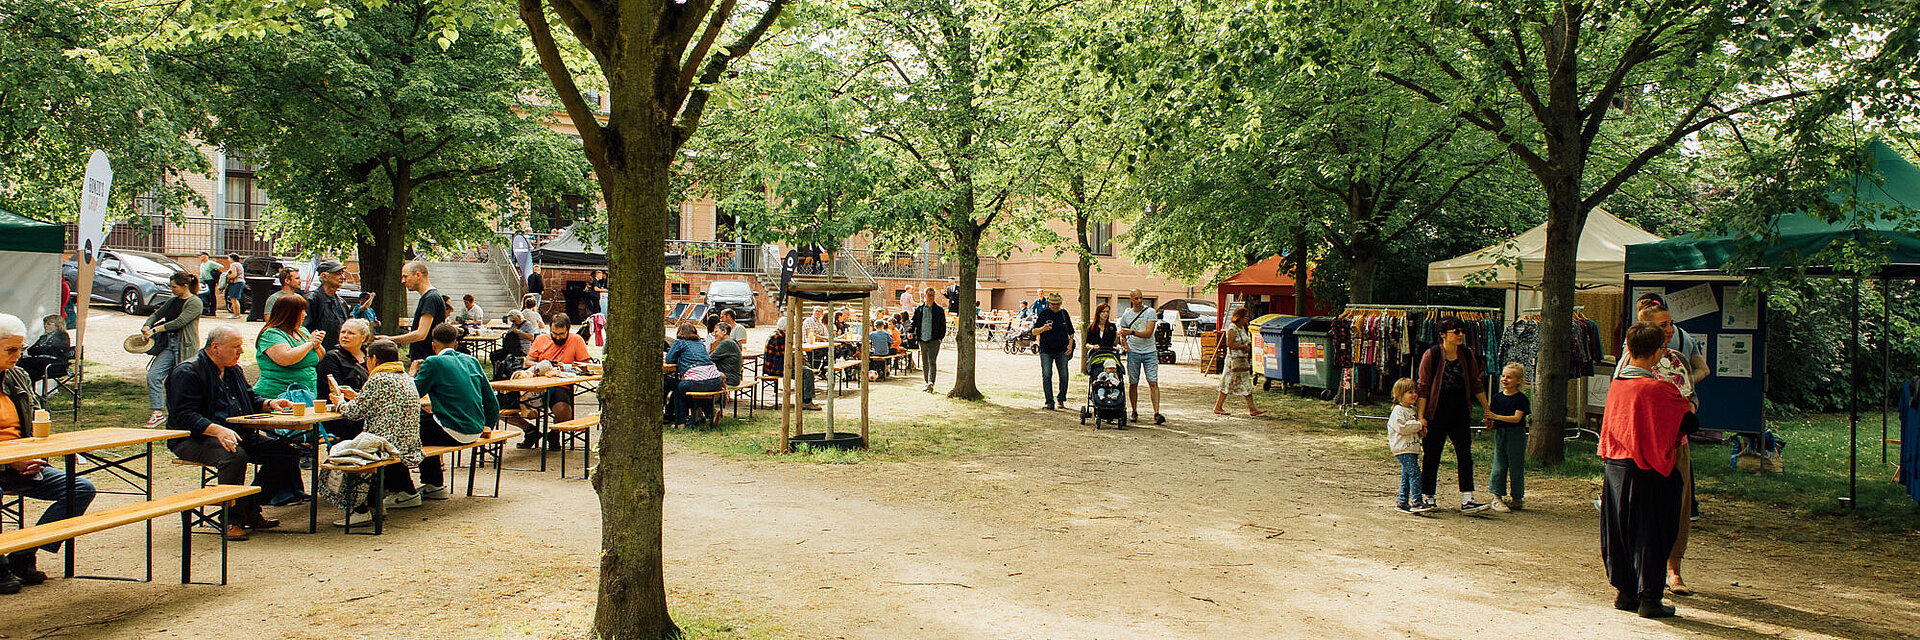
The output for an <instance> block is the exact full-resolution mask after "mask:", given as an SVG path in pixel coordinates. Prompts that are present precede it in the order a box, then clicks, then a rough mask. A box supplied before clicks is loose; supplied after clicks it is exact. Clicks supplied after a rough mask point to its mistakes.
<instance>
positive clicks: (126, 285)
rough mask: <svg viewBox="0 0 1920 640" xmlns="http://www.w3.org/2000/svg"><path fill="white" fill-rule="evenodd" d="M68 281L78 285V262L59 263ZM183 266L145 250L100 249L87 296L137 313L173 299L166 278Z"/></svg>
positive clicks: (92, 299)
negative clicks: (98, 259) (91, 284)
mask: <svg viewBox="0 0 1920 640" xmlns="http://www.w3.org/2000/svg"><path fill="white" fill-rule="evenodd" d="M60 270H61V274H62V276H63V277H65V278H66V279H67V285H68V286H70V287H72V288H73V290H74V291H75V292H79V291H81V290H82V289H81V288H80V266H79V265H78V264H77V263H75V262H74V261H73V260H68V261H67V262H66V263H65V264H62V265H60ZM186 270H187V269H186V267H182V266H180V263H177V262H174V261H173V259H172V258H169V257H166V256H163V255H160V254H157V253H147V252H145V251H130V250H126V249H101V250H100V262H99V264H98V265H97V266H95V267H94V269H93V286H92V287H89V288H88V289H86V290H87V291H89V292H90V295H89V297H88V298H87V299H88V300H89V301H91V302H96V303H101V302H104V303H107V304H116V305H119V307H120V310H121V311H125V312H127V313H130V314H134V315H140V314H143V313H147V312H148V311H149V310H151V309H153V308H154V307H156V306H159V305H161V304H164V303H166V302H167V301H168V300H172V299H173V290H172V289H169V288H168V286H167V279H168V278H171V277H173V274H175V273H181V272H185V271H186Z"/></svg>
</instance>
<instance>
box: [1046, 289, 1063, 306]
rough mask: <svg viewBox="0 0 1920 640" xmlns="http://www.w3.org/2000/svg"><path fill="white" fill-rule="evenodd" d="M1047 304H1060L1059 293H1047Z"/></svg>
mask: <svg viewBox="0 0 1920 640" xmlns="http://www.w3.org/2000/svg"><path fill="white" fill-rule="evenodd" d="M1047 304H1050V305H1058V304H1060V292H1058V291H1049V292H1047Z"/></svg>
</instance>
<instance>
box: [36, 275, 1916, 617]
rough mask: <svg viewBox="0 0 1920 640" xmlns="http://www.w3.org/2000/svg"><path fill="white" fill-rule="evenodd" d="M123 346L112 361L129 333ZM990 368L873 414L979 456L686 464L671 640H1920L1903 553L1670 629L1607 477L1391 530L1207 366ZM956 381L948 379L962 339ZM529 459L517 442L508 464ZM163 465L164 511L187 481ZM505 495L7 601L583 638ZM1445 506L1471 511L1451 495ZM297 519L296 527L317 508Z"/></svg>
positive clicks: (168, 539)
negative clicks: (977, 383) (1159, 391)
mask: <svg viewBox="0 0 1920 640" xmlns="http://www.w3.org/2000/svg"><path fill="white" fill-rule="evenodd" d="M105 313H107V314H108V315H113V312H105ZM96 326H99V325H96ZM107 333H111V332H108V331H100V332H96V334H95V335H94V336H93V339H92V340H90V341H89V342H90V343H92V344H95V345H103V344H112V343H117V338H118V335H121V334H115V335H114V336H112V339H111V340H108V339H107V338H105V337H102V336H104V334H107ZM765 333H766V330H765V329H759V330H755V331H754V332H753V335H754V339H753V340H752V342H751V344H753V345H758V344H759V342H760V341H761V339H762V336H764V335H765ZM103 341H104V342H103ZM983 346H984V345H983ZM103 351H106V349H105V348H100V347H97V348H96V349H95V351H94V352H93V353H94V354H100V353H102V352H103ZM980 354H981V359H982V361H981V366H980V371H982V372H983V375H982V382H983V387H984V389H985V391H986V392H987V394H988V395H989V397H990V399H989V401H988V402H987V403H984V404H973V403H961V402H955V401H951V400H948V399H946V398H944V397H942V396H937V395H932V394H925V393H921V392H920V391H919V385H918V383H916V382H888V383H883V384H879V385H876V387H875V389H876V393H875V395H874V399H873V407H874V411H875V414H876V416H879V417H881V418H883V419H887V420H894V421H898V420H901V419H902V418H903V417H904V416H924V417H926V418H927V419H929V420H934V419H937V420H947V421H962V422H968V421H975V420H977V421H985V422H991V423H994V424H999V425H1001V426H999V427H998V428H997V431H998V432H999V433H1000V434H1001V435H1003V436H1004V440H1003V441H1000V442H997V443H996V444H994V445H993V446H991V447H987V448H986V449H987V450H986V451H985V452H963V453H958V454H953V455H927V456H907V457H902V458H898V459H876V460H866V461H862V462H860V463H858V464H812V463H807V462H793V461H776V460H769V459H758V460H755V459H748V460H738V459H733V458H729V457H722V456H718V455H714V454H711V453H706V452H701V451H694V450H690V449H688V448H686V447H681V446H673V447H670V448H669V453H668V456H667V461H666V464H667V484H668V486H667V490H668V504H667V510H666V528H667V540H666V554H667V559H668V562H667V569H666V571H667V576H666V577H667V583H668V584H669V585H670V588H671V591H672V596H671V597H672V599H673V603H674V606H675V609H676V613H677V615H678V619H680V620H682V621H688V622H698V623H700V625H701V627H702V628H706V629H714V628H719V629H726V628H729V627H731V628H732V631H731V632H724V631H722V632H713V633H710V635H713V636H715V637H734V636H740V637H779V638H1167V637H1191V638H1254V637H1259V638H1294V637H1301V638H1305V637H1341V638H1345V637H1417V638H1459V637H1485V636H1490V635H1493V634H1496V633H1498V634H1503V635H1513V636H1516V637H1536V636H1537V637H1581V638H1585V637H1606V638H1618V637H1634V638H1642V637H1645V638H1664V637H1714V638H1763V637H1764V638H1772V637H1785V638H1868V637H1873V638H1881V637H1884V638H1903V637H1916V636H1917V635H1920V606H1916V604H1920V585H1916V583H1915V581H1914V580H1912V576H1914V575H1916V569H1920V566H1917V565H1916V563H1915V562H1914V560H1913V559H1912V557H1911V554H1906V553H1898V554H1886V553H1880V552H1877V551H1873V550H1867V549H1854V548H1851V547H1850V546H1849V545H1848V544H1847V543H1846V542H1845V541H1842V540H1834V541H1832V542H1833V546H1831V547H1818V548H1815V547H1811V546H1788V545H1785V544H1779V543H1770V542H1769V541H1768V540H1767V536H1766V535H1765V534H1764V533H1756V532H1753V531H1726V530H1723V529H1722V528H1718V527H1716V526H1715V524H1714V523H1713V522H1711V518H1710V519H1709V520H1708V521H1703V523H1702V525H1701V528H1699V529H1696V533H1695V536H1694V542H1693V546H1692V550H1691V552H1690V553H1689V581H1690V582H1691V583H1692V584H1693V586H1694V587H1695V588H1696V589H1698V590H1699V591H1700V595H1696V596H1693V597H1688V598H1678V599H1676V600H1675V602H1674V603H1675V604H1677V605H1678V606H1679V607H1680V610H1681V617H1679V618H1675V619H1671V620H1667V621H1647V620H1641V619H1639V618H1636V617H1633V616H1631V615H1629V614H1625V613H1621V612H1617V611H1614V610H1612V608H1611V606H1610V605H1611V589H1610V588H1609V587H1608V586H1607V584H1606V580H1605V578H1604V575H1603V573H1602V569H1601V567H1600V565H1599V561H1598V557H1597V556H1598V533H1597V531H1598V529H1597V526H1598V525H1597V517H1596V514H1595V512H1594V510H1593V507H1592V506H1591V501H1592V499H1593V497H1594V491H1595V489H1594V488H1593V487H1591V486H1586V485H1583V484H1580V483H1573V482H1531V483H1530V484H1532V485H1533V486H1530V487H1529V494H1530V495H1529V496H1528V507H1529V508H1528V510H1527V511H1525V512H1517V513H1513V514H1507V515H1495V516H1489V517H1467V516H1462V515H1459V514H1458V513H1444V512H1442V513H1439V514H1438V515H1434V516H1430V517H1418V516H1407V515H1403V514H1399V513H1396V512H1393V511H1392V510H1391V509H1390V507H1391V504H1392V500H1393V496H1392V491H1393V487H1394V484H1393V483H1394V475H1393V474H1394V472H1395V470H1396V469H1397V467H1396V466H1394V463H1392V462H1391V461H1390V460H1379V459H1368V458H1366V457H1364V456H1360V455H1356V454H1354V453H1352V450H1353V448H1352V447H1351V446H1342V445H1341V444H1339V443H1337V442H1332V441H1330V440H1331V439H1333V438H1337V437H1338V436H1330V435H1328V434H1327V433H1326V432H1325V431H1324V430H1320V429H1315V428H1313V427H1314V425H1309V424H1303V423H1301V422H1300V421H1298V420H1290V419H1276V418H1259V419H1254V418H1247V417H1245V416H1236V417H1231V418H1220V417H1218V416H1214V415H1212V414H1211V413H1210V412H1209V410H1210V409H1211V405H1212V401H1213V397H1214V391H1213V389H1214V385H1215V384H1216V382H1217V378H1208V377H1202V376H1201V375H1199V373H1198V371H1197V370H1196V369H1195V368H1194V367H1192V366H1190V365H1187V364H1182V365H1179V366H1173V367H1163V368H1162V375H1163V379H1164V381H1165V382H1164V386H1165V387H1166V388H1165V391H1166V393H1167V398H1166V404H1167V408H1166V409H1165V410H1164V412H1165V413H1166V414H1167V416H1168V418H1169V422H1168V424H1166V425H1165V426H1161V427H1152V426H1146V427H1140V428H1133V429H1128V430H1126V431H1112V430H1102V431H1095V430H1094V429H1092V428H1090V427H1082V426H1080V425H1079V424H1077V421H1076V416H1075V415H1074V413H1072V412H1067V411H1063V412H1058V413H1048V412H1045V411H1042V410H1040V409H1039V404H1040V401H1039V392H1038V389H1037V386H1038V372H1037V369H1038V364H1037V360H1035V359H1034V358H1033V357H1032V356H1008V355H1004V354H1001V353H999V352H998V351H997V350H994V351H988V350H987V349H984V348H983V349H981V351H980ZM94 357H95V358H96V359H98V358H99V357H100V356H99V355H95V356H94ZM943 361H944V362H945V363H947V367H948V369H949V371H948V372H945V373H943V379H947V378H950V377H951V374H950V368H951V363H952V361H953V353H952V351H951V345H949V351H948V352H947V353H946V354H945V357H944V358H943ZM109 366H118V367H120V368H123V369H127V370H129V371H134V370H137V369H138V363H137V362H127V363H123V364H121V365H111V364H110V365H109ZM1083 382H1084V380H1083V379H1079V378H1076V379H1075V380H1073V383H1072V390H1071V391H1070V396H1071V397H1075V398H1083V397H1084V392H1085V387H1084V386H1083ZM942 388H944V385H943V386H942ZM1143 391H1144V389H1143ZM1257 397H1258V398H1259V399H1260V402H1261V403H1262V404H1263V405H1265V406H1270V407H1272V406H1282V405H1290V403H1304V402H1305V401H1297V400H1283V399H1281V398H1279V397H1277V396H1270V395H1262V396H1257ZM1142 404H1145V401H1143V402H1142ZM842 408H843V409H844V408H845V407H842ZM1296 415H1297V414H1296ZM816 416H818V414H809V417H810V418H811V417H816ZM875 437H876V438H879V439H885V438H887V437H889V436H888V433H887V430H886V429H884V428H882V429H878V430H876V432H875ZM532 455H533V454H531V453H530V452H525V451H510V452H509V454H508V458H507V464H508V466H524V465H526V464H527V463H529V462H531V459H530V458H531V456H532ZM161 458H162V459H164V458H166V456H165V454H164V453H162V454H161ZM164 471H165V475H163V477H162V478H161V480H160V482H159V484H158V490H159V492H161V493H168V492H172V491H179V490H185V489H186V488H188V487H190V486H191V485H192V484H193V482H194V480H193V478H192V477H191V476H190V475H189V474H187V473H184V472H181V471H179V470H176V469H173V468H171V467H169V468H166V469H164ZM1482 472H1483V473H1484V466H1483V469H1482ZM505 473H506V476H505V480H504V482H503V492H504V494H505V495H504V496H503V497H501V498H497V499H484V498H471V499H469V498H465V497H456V498H455V499H454V500H450V501H447V502H440V503H429V504H428V505H427V506H426V507H424V508H420V509H415V510H408V511H401V512H398V513H397V514H396V517H395V520H394V523H393V525H392V528H391V529H389V530H388V532H387V534H386V535H385V536H382V537H379V538H370V537H359V536H351V537H349V536H343V535H341V533H340V530H339V529H336V528H332V527H328V526H326V525H324V524H323V525H322V530H321V532H320V533H319V534H318V535H316V536H307V535H298V534H291V533H279V532H269V533H263V534H258V535H256V536H254V538H253V539H252V540H248V541H244V542H238V543H235V544H234V545H233V546H232V553H233V556H232V559H233V564H232V567H231V579H232V583H231V584H230V585H228V586H225V587H209V586H180V585H178V584H174V583H177V580H178V573H177V571H178V569H177V567H176V565H177V562H178V557H179V556H178V554H179V532H178V526H177V525H176V524H174V523H175V522H177V521H174V520H161V521H158V524H156V526H155V527H154V529H155V531H154V545H155V546H154V549H155V552H154V558H155V563H156V567H157V568H156V570H155V576H154V577H155V582H154V583H151V584H137V583H122V582H105V581H92V580H58V579H56V580H55V581H53V582H51V583H49V585H47V586H42V587H34V588H30V589H29V590H28V591H27V592H26V594H24V595H21V596H14V597H12V598H0V602H5V603H9V604H11V605H13V606H7V607H4V608H0V634H4V637H8V638H49V637H60V638H175V637H181V638H186V637H195V638H204V637H216V638H226V637H236V638H237V637H285V638H582V637H584V636H585V629H586V628H587V626H588V622H589V620H590V618H591V615H592V605H593V593H594V588H595V583H596V576H595V571H596V569H595V558H596V554H597V547H598V541H599V537H598V534H599V527H598V523H599V516H598V502H597V498H596V496H595V495H594V493H593V491H592V490H591V488H590V487H589V486H588V485H587V483H586V482H584V481H580V480H561V479H559V477H558V474H557V473H554V472H552V471H549V472H547V473H544V474H541V473H533V472H517V471H507V472H505ZM1448 474H1449V473H1448V472H1443V476H1442V478H1443V481H1442V483H1441V484H1442V486H1443V487H1447V486H1449V485H1451V482H1450V480H1448V479H1447V476H1448ZM464 480H465V479H464V477H462V478H461V482H462V484H464ZM118 500H125V498H118V497H112V496H108V497H103V498H102V499H101V501H100V504H120V503H121V502H116V501H118ZM1440 500H1441V502H1442V504H1448V503H1450V502H1452V501H1456V500H1457V497H1456V496H1455V495H1453V493H1452V492H1451V491H1449V490H1446V489H1444V488H1443V495H1442V496H1440ZM275 515H277V516H278V517H280V518H281V519H283V520H284V521H286V525H284V526H286V527H293V526H295V525H296V521H301V522H299V524H304V522H303V521H304V517H305V511H304V509H301V510H299V511H295V510H291V509H289V510H281V511H278V512H276V513H275ZM322 517H323V518H324V519H328V520H331V519H333V518H337V517H339V516H338V512H328V511H326V510H323V511H322ZM1776 524H1777V525H1782V526H1795V523H1792V522H1785V523H1776ZM140 541H141V529H140V528H138V527H126V528H121V529H116V530H112V531H108V532H104V533H100V534H95V535H90V536H87V537H85V538H82V543H83V544H82V545H81V551H82V555H81V570H82V572H93V573H114V574H121V575H124V574H128V573H137V572H138V571H139V567H140V562H141V556H140V551H139V549H140V544H139V543H140ZM208 542H210V540H209V539H201V540H196V541H195V544H196V557H197V559H198V560H199V564H197V565H196V567H197V569H196V571H197V572H201V575H211V574H210V573H206V572H210V571H212V570H214V569H215V568H216V566H215V563H214V560H215V557H214V556H213V555H212V554H211V553H210V552H209V550H210V547H208V546H206V545H207V543H208ZM1906 548H1907V549H1910V548H1911V546H1910V544H1909V545H1907V546H1906ZM44 558H45V559H43V561H42V562H43V564H44V563H50V560H51V556H45V557H44Z"/></svg>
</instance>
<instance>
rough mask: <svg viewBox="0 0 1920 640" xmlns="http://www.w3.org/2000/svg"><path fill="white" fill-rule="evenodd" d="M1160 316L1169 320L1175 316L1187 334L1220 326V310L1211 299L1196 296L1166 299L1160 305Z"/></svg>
mask: <svg viewBox="0 0 1920 640" xmlns="http://www.w3.org/2000/svg"><path fill="white" fill-rule="evenodd" d="M1176 314H1177V315H1176ZM1160 317H1161V318H1162V319H1164V320H1167V321H1169V322H1171V321H1173V320H1174V319H1175V318H1176V317H1177V318H1178V319H1179V323H1180V326H1181V328H1182V329H1184V330H1185V331H1186V333H1188V334H1189V335H1191V334H1194V333H1199V332H1203V331H1212V330H1214V329H1215V328H1216V327H1218V326H1220V311H1219V309H1216V308H1214V306H1213V301H1212V300H1201V299H1198V298H1175V299H1172V300H1168V301H1167V302H1166V303H1165V304H1162V305H1160Z"/></svg>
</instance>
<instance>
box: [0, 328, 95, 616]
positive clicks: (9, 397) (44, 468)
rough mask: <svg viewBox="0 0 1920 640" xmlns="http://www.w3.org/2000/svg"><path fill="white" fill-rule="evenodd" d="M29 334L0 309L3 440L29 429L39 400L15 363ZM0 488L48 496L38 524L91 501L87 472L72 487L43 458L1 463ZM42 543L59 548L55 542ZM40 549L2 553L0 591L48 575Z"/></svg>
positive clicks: (68, 514) (63, 516)
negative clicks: (69, 488) (39, 561)
mask: <svg viewBox="0 0 1920 640" xmlns="http://www.w3.org/2000/svg"><path fill="white" fill-rule="evenodd" d="M26 340H27V326H26V324H25V323H22V322H21V321H20V319H19V318H16V317H14V316H11V315H7V314H4V313H0V440H12V439H14V438H20V437H24V436H28V435H32V431H30V429H31V427H32V424H33V414H34V410H35V409H37V408H38V405H37V404H36V403H35V401H34V396H33V392H32V391H30V388H31V385H32V383H30V382H28V380H27V371H26V370H25V369H21V368H19V367H16V366H14V365H15V364H16V363H17V362H18V361H19V360H20V353H21V351H22V350H23V345H25V344H26ZM0 489H5V490H6V491H7V492H9V493H14V494H18V495H22V496H26V497H29V498H33V499H35V500H46V501H48V502H49V503H50V504H48V505H47V509H46V511H44V512H42V513H41V514H40V520H39V524H47V523H49V522H54V521H58V520H65V519H67V518H71V517H74V516H77V515H80V514H83V513H86V512H87V506H88V505H91V504H93V483H92V482H88V481H87V479H86V478H74V479H73V491H72V492H71V493H69V492H68V491H67V474H66V472H64V471H61V470H60V469H56V468H54V467H53V466H52V465H50V464H48V462H47V461H46V460H44V459H37V458H36V459H32V460H20V461H16V462H10V463H7V464H4V465H0ZM41 549H46V550H47V552H48V553H55V552H58V551H59V550H60V543H58V542H56V543H53V544H50V545H47V546H45V547H41ZM39 552H40V550H39V549H26V550H23V551H15V552H13V553H9V554H7V555H6V556H5V557H4V558H0V594H14V593H19V592H20V586H21V585H23V584H24V585H36V584H40V583H42V582H46V581H47V574H46V572H43V571H41V570H40V568H39V567H38V566H37V565H38V560H39V556H38V555H37V554H38V553H39Z"/></svg>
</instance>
